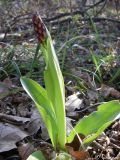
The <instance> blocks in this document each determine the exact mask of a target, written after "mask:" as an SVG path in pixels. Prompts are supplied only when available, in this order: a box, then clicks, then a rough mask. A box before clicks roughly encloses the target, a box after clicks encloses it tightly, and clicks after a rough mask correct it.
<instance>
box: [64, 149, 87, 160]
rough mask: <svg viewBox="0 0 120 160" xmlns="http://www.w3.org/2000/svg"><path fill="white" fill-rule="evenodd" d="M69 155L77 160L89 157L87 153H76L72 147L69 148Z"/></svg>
mask: <svg viewBox="0 0 120 160" xmlns="http://www.w3.org/2000/svg"><path fill="white" fill-rule="evenodd" d="M67 150H68V153H69V154H70V155H71V156H72V157H74V158H75V159H76V160H85V159H86V158H88V157H89V153H88V152H87V151H84V150H82V151H74V150H73V148H72V147H70V146H67Z"/></svg>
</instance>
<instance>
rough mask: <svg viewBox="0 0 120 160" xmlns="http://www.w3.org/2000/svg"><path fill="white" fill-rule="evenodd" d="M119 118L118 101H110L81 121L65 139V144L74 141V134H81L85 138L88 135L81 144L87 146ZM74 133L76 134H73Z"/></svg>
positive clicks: (119, 108) (119, 104)
mask: <svg viewBox="0 0 120 160" xmlns="http://www.w3.org/2000/svg"><path fill="white" fill-rule="evenodd" d="M119 117H120V103H119V102H118V101H115V100H113V101H110V102H107V103H104V104H102V105H100V106H99V107H98V110H97V111H96V112H93V113H91V114H90V115H89V116H87V117H84V118H83V119H81V120H80V121H79V122H78V123H77V125H76V126H75V128H74V130H72V131H71V133H70V135H69V136H68V137H67V142H68V143H70V142H72V140H73V139H74V136H75V135H76V133H81V134H83V135H85V136H88V135H90V137H88V138H87V139H85V140H84V141H83V144H88V143H90V142H92V141H93V140H94V139H96V138H97V137H98V136H99V135H100V134H101V133H102V132H103V130H105V129H106V128H107V127H108V126H109V125H110V124H111V123H112V122H113V121H114V120H116V119H118V118H119ZM75 131H76V133H75Z"/></svg>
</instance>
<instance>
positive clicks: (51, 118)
mask: <svg viewBox="0 0 120 160" xmlns="http://www.w3.org/2000/svg"><path fill="white" fill-rule="evenodd" d="M21 83H22V85H23V88H24V89H25V91H26V92H27V93H28V95H29V96H30V97H31V98H32V100H33V101H34V102H35V104H36V106H37V108H38V110H39V112H40V114H41V116H42V118H43V121H44V123H45V125H46V127H47V130H48V133H49V136H50V138H51V141H52V143H53V146H56V142H57V140H56V139H57V136H58V132H57V131H58V129H57V124H56V115H55V112H54V108H53V106H52V103H51V101H50V100H49V99H48V97H47V93H46V91H45V89H44V88H42V87H41V86H40V85H39V84H38V83H37V82H35V81H33V80H31V79H29V78H26V77H22V78H21Z"/></svg>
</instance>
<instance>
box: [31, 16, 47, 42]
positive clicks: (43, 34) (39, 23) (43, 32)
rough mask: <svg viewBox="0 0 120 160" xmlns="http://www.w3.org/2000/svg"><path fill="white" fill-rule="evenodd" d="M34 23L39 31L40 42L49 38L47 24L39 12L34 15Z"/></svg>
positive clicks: (35, 28) (36, 30)
mask: <svg viewBox="0 0 120 160" xmlns="http://www.w3.org/2000/svg"><path fill="white" fill-rule="evenodd" d="M32 20H33V24H34V30H35V32H36V33H37V38H38V41H39V42H40V43H42V44H43V43H44V42H45V41H46V38H47V33H46V28H45V25H44V23H43V21H42V19H41V18H40V16H38V15H37V14H35V15H33V19H32Z"/></svg>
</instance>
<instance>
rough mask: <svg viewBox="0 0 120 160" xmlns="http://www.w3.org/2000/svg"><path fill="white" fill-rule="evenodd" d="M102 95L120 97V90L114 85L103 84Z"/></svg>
mask: <svg viewBox="0 0 120 160" xmlns="http://www.w3.org/2000/svg"><path fill="white" fill-rule="evenodd" d="M101 92H102V95H103V96H104V97H105V98H107V97H109V96H111V97H114V98H120V92H119V91H117V90H116V89H114V88H113V87H110V86H107V85H105V84H102V85H101Z"/></svg>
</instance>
